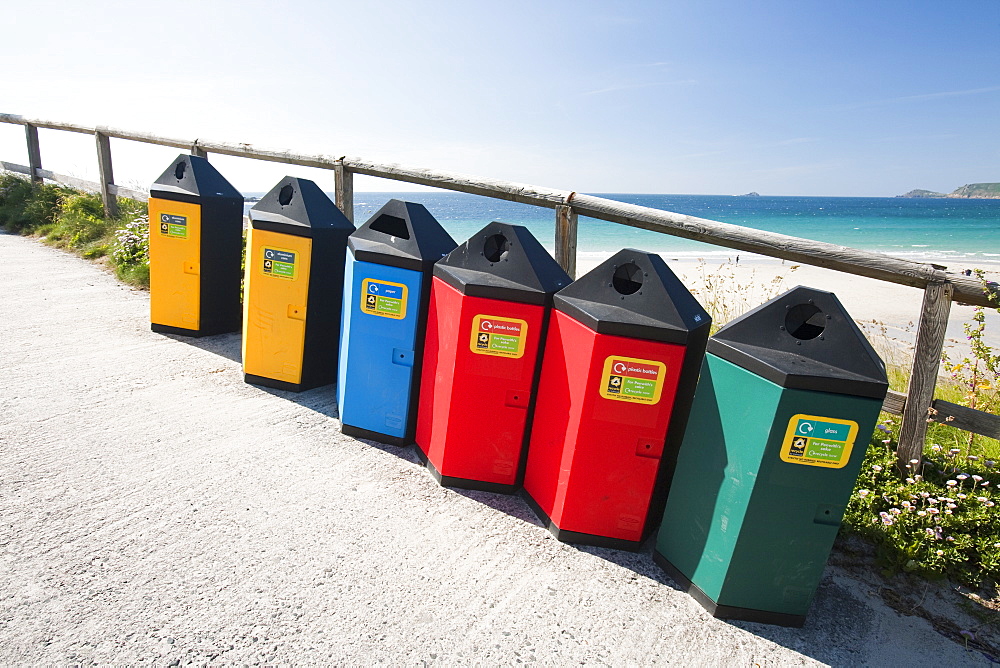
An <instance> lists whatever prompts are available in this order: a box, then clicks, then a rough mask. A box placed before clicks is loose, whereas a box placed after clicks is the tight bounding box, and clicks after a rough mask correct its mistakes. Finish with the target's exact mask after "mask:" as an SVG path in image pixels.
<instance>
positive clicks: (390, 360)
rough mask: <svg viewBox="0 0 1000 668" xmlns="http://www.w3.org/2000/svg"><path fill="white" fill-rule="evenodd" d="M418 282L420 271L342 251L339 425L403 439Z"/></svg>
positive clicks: (411, 400)
mask: <svg viewBox="0 0 1000 668" xmlns="http://www.w3.org/2000/svg"><path fill="white" fill-rule="evenodd" d="M423 283H424V275H423V273H422V272H419V271H413V270H410V269H401V268H399V267H391V266H388V265H383V264H377V263H373V262H364V261H359V260H356V259H355V258H354V257H353V255H352V254H351V253H348V255H347V262H346V267H345V271H344V290H345V292H344V316H343V318H342V320H341V337H340V370H339V377H338V386H337V404H338V406H339V409H340V420H341V422H342V423H343V424H345V425H350V426H352V427H358V428H360V429H365V430H367V431H372V432H377V433H380V434H386V435H389V436H393V437H395V438H400V439H402V438H405V437H406V436H407V435H408V434H407V432H408V431H409V429H408V425H409V424H410V417H411V416H410V413H411V411H412V410H414V409H415V405H414V404H415V403H416V401H415V399H416V396H415V393H414V380H415V378H414V360H415V357H416V348H417V336H418V332H419V327H418V323H419V320H420V307H421V291H422V289H423ZM348 333H349V334H348ZM345 388H349V389H348V391H346V392H345Z"/></svg>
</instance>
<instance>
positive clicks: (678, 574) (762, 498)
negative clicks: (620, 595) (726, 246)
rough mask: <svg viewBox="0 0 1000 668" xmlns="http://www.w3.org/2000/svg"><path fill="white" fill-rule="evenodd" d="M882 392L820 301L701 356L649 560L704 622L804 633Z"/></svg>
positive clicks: (820, 296) (824, 298)
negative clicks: (701, 611) (697, 606)
mask: <svg viewBox="0 0 1000 668" xmlns="http://www.w3.org/2000/svg"><path fill="white" fill-rule="evenodd" d="M887 389H888V381H887V379H886V373H885V365H884V364H883V363H882V360H881V359H880V358H879V356H878V355H877V354H876V353H875V351H874V350H873V349H872V347H871V345H870V344H869V343H868V341H867V340H866V339H865V337H864V335H863V334H862V333H861V331H860V330H859V329H858V327H857V325H855V324H854V321H853V320H852V319H851V317H850V316H849V315H848V314H847V312H846V311H845V310H844V308H843V306H841V304H840V302H839V301H838V300H837V298H836V296H834V295H833V294H832V293H830V292H823V291H821V290H813V289H811V288H805V287H797V288H794V289H792V290H790V291H788V292H786V293H784V294H783V295H780V296H778V297H776V298H774V299H772V300H771V301H769V302H767V303H766V304H764V305H762V306H760V307H758V308H756V309H754V310H752V311H750V312H748V313H746V314H745V315H743V316H742V317H740V318H737V319H736V320H734V321H732V322H731V323H729V324H728V325H726V326H725V327H723V328H722V329H720V330H719V331H718V333H716V335H715V336H714V337H712V338H711V339H710V340H709V342H708V348H707V353H706V355H705V363H704V365H703V366H702V370H701V378H700V380H699V382H698V389H697V391H696V393H695V398H694V404H693V406H692V409H691V428H689V429H688V431H687V433H686V434H685V437H684V442H683V444H682V445H681V449H680V453H679V456H678V461H677V470H676V473H675V474H674V480H673V484H672V486H671V489H670V495H669V497H668V500H667V505H666V509H665V511H664V514H663V522H662V524H661V526H660V532H659V536H658V537H657V541H656V548H655V551H654V558H655V560H656V562H657V563H659V564H660V565H661V566H662V567H663V568H664V570H666V572H667V573H668V574H669V575H670V576H671V577H672V578H673V579H674V580H675V581H676V582H677V583H678V584H680V585H682V586H683V587H684V588H685V589H686V590H687V591H689V592H690V593H691V594H692V595H693V596H694V598H695V599H696V600H698V601H699V602H700V603H701V604H702V605H703V606H705V608H707V609H708V611H709V612H710V613H712V614H713V615H714V616H715V617H720V618H728V619H742V620H748V621H756V622H766V623H771V624H779V625H783V626H801V625H802V624H803V623H804V621H805V615H806V612H807V611H808V609H809V604H810V602H811V601H812V598H813V594H814V593H815V591H816V588H817V586H818V585H819V581H820V577H821V576H822V574H823V568H824V566H825V564H826V560H827V557H828V556H829V554H830V549H831V548H832V546H833V541H834V538H835V537H836V535H837V530H838V528H839V526H840V522H841V519H842V518H843V514H844V510H845V508H846V506H847V503H848V500H849V499H850V496H851V492H852V491H853V489H854V485H855V483H856V481H857V477H858V473H859V471H860V468H861V462H862V460H863V458H864V456H865V449H866V447H867V445H868V440H869V438H870V437H871V433H872V431H873V430H874V427H875V423H876V420H877V419H878V415H879V411H880V409H881V408H882V401H883V399H884V398H885V394H886V390H887Z"/></svg>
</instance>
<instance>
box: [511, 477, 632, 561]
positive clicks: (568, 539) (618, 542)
mask: <svg viewBox="0 0 1000 668" xmlns="http://www.w3.org/2000/svg"><path fill="white" fill-rule="evenodd" d="M521 498H522V499H524V502H525V503H527V504H528V506H529V507H530V508H531V509H532V510H533V511H534V512H535V515H537V516H538V519H539V520H541V521H542V525H543V526H544V527H545V528H546V529H548V530H549V533H551V534H552V535H553V536H555V537H556V540H558V541H559V542H561V543H571V544H573V545H590V546H592V547H607V548H610V549H612V550H623V551H625V552H638V551H639V550H641V549H642V544H643V543H644V542H645V541H644V540H625V539H624V538H610V537H608V536H598V535H595V534H591V533H580V532H579V531H567V530H565V529H560V528H559V527H558V526H556V523H555V522H553V521H552V519H551V518H550V517H549V516H548V515H547V514H546V513H545V511H544V510H542V507H541V506H539V505H538V504H537V503H535V500H534V499H533V498H531V495H530V494H528V493H527V492H526V491H524V490H523V489H522V490H521Z"/></svg>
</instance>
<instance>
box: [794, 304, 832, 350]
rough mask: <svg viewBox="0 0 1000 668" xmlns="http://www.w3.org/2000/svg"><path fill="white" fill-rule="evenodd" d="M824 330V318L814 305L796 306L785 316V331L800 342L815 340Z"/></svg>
mask: <svg viewBox="0 0 1000 668" xmlns="http://www.w3.org/2000/svg"><path fill="white" fill-rule="evenodd" d="M824 329H826V316H825V315H823V312H822V311H820V310H819V308H817V307H816V305H815V304H797V305H795V306H793V307H792V308H790V309H788V313H786V314H785V330H786V331H787V332H788V333H789V334H791V335H792V336H794V337H795V338H796V339H799V340H801V341H808V340H809V339H815V338H816V337H817V336H819V335H820V334H822V333H823V330H824Z"/></svg>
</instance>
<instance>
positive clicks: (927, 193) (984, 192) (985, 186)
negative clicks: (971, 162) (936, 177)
mask: <svg viewBox="0 0 1000 668" xmlns="http://www.w3.org/2000/svg"><path fill="white" fill-rule="evenodd" d="M896 197H952V198H962V199H1000V183H969V184H967V185H964V186H962V187H961V188H958V189H956V190H954V191H953V192H950V193H947V194H946V193H936V192H934V191H933V190H919V189H918V190H911V191H910V192H908V193H906V194H905V195H896Z"/></svg>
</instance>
